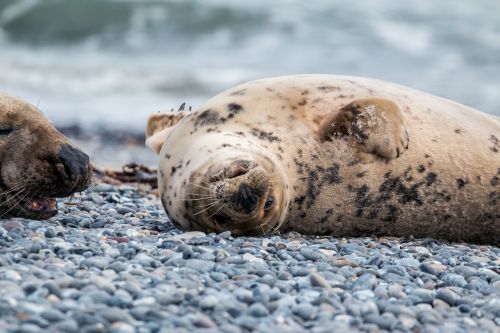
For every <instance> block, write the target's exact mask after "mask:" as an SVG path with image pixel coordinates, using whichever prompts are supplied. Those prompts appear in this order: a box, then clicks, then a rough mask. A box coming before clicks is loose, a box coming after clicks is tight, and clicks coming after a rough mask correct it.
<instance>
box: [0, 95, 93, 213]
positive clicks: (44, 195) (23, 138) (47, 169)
mask: <svg viewBox="0 0 500 333" xmlns="http://www.w3.org/2000/svg"><path fill="white" fill-rule="evenodd" d="M90 178H91V167H90V164H89V158H88V156H87V155H86V154H84V153H83V152H81V151H80V150H78V149H76V148H74V147H73V146H72V145H71V144H70V143H69V142H68V140H67V139H66V138H65V137H64V136H63V135H62V134H61V133H60V132H58V131H57V130H56V129H55V128H54V127H53V126H52V125H51V124H50V123H49V121H48V120H47V119H46V118H45V117H44V116H43V114H42V113H41V112H40V111H38V110H37V109H36V108H35V107H34V106H32V105H30V104H27V103H25V102H23V101H21V100H19V99H17V98H14V97H10V96H7V95H3V94H0V218H6V217H14V216H17V217H25V218H30V219H47V218H50V217H52V216H54V215H56V214H57V203H56V200H55V198H59V197H66V196H69V195H71V194H73V193H75V192H79V191H82V190H84V189H85V188H86V187H87V186H88V184H89V183H90Z"/></svg>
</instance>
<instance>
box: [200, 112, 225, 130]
mask: <svg viewBox="0 0 500 333" xmlns="http://www.w3.org/2000/svg"><path fill="white" fill-rule="evenodd" d="M225 121H226V118H224V117H221V116H220V115H219V113H218V112H217V111H213V110H210V109H208V110H205V111H203V112H202V113H200V115H199V116H198V117H197V118H196V120H195V122H194V125H195V126H208V125H217V124H222V123H224V122H225Z"/></svg>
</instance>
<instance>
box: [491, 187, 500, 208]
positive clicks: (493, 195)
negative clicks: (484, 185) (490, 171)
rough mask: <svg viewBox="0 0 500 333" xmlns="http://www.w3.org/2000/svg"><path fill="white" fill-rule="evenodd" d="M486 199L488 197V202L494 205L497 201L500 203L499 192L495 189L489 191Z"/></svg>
mask: <svg viewBox="0 0 500 333" xmlns="http://www.w3.org/2000/svg"><path fill="white" fill-rule="evenodd" d="M488 199H489V204H490V205H492V206H494V205H496V204H497V203H500V192H497V191H493V192H490V194H489V195H488Z"/></svg>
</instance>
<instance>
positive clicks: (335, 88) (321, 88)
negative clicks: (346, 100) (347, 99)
mask: <svg viewBox="0 0 500 333" xmlns="http://www.w3.org/2000/svg"><path fill="white" fill-rule="evenodd" d="M317 89H318V90H321V91H323V92H328V91H340V90H341V89H340V87H334V86H319V87H317Z"/></svg>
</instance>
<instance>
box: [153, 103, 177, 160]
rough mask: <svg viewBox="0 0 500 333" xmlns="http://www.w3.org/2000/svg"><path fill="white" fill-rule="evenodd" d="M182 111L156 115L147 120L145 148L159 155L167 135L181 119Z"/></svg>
mask: <svg viewBox="0 0 500 333" xmlns="http://www.w3.org/2000/svg"><path fill="white" fill-rule="evenodd" d="M184 115H185V113H184V112H183V111H181V112H176V113H175V114H173V113H157V114H153V115H151V116H150V117H149V119H148V125H147V127H146V146H147V147H148V148H149V149H151V150H152V151H153V152H155V153H157V154H158V153H159V152H160V150H161V147H162V146H163V143H164V142H165V139H166V138H167V136H168V133H169V132H170V130H171V129H172V128H173V126H174V125H176V124H177V123H178V122H179V121H181V119H182V118H184Z"/></svg>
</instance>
